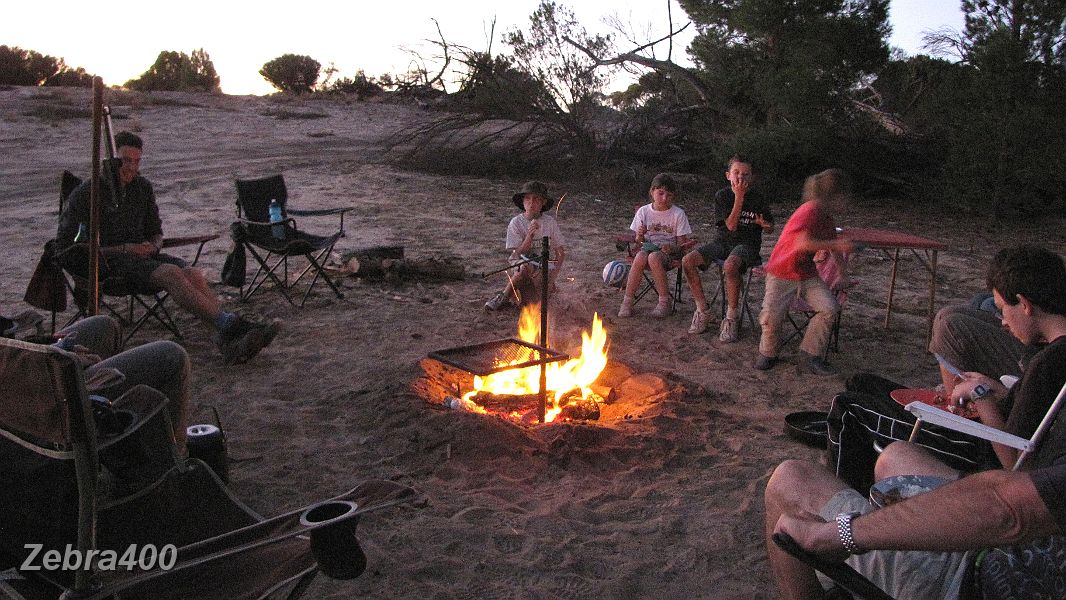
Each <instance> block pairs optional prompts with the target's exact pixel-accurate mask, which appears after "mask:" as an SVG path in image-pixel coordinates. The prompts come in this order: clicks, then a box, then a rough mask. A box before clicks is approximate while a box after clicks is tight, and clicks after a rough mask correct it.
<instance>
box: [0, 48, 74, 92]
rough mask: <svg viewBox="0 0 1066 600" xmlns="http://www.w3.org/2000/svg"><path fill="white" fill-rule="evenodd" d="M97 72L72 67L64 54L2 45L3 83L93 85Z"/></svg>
mask: <svg viewBox="0 0 1066 600" xmlns="http://www.w3.org/2000/svg"><path fill="white" fill-rule="evenodd" d="M92 79H93V76H92V75H91V74H89V73H86V72H85V69H82V68H80V67H79V68H77V69H71V68H70V67H68V66H67V65H66V63H64V62H63V59H62V58H56V57H54V56H48V55H46V54H41V53H40V52H36V51H34V50H23V49H22V48H19V47H17V46H0V85H54V86H71V87H74V86H78V87H89V86H92Z"/></svg>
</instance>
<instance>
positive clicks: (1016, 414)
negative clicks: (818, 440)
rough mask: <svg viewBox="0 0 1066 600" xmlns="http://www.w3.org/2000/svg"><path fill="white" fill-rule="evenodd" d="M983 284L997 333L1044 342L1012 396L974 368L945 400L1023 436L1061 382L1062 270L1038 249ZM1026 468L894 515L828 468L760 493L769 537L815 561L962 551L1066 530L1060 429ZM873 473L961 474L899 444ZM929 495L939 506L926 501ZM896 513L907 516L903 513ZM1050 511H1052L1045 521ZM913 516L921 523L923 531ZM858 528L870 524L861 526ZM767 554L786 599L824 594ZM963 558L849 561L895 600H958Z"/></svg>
mask: <svg viewBox="0 0 1066 600" xmlns="http://www.w3.org/2000/svg"><path fill="white" fill-rule="evenodd" d="M988 283H989V287H990V288H991V289H992V294H993V297H994V298H995V302H996V306H997V307H998V308H999V309H1000V310H1001V312H1002V315H1003V316H1002V323H1003V326H1004V327H1006V328H1007V329H1008V330H1010V332H1011V333H1012V334H1013V335H1014V336H1015V337H1017V338H1018V339H1019V340H1020V341H1021V342H1022V343H1023V344H1032V343H1036V342H1047V343H1048V345H1047V346H1046V347H1045V348H1044V349H1043V350H1041V351H1040V353H1038V354H1037V355H1036V356H1034V357H1033V359H1032V361H1031V362H1030V363H1029V365H1028V367H1027V368H1026V371H1025V373H1024V375H1023V377H1022V380H1021V381H1020V382H1019V383H1018V384H1017V385H1015V386H1014V387H1013V388H1011V390H1010V391H1009V392H1008V390H1007V389H1006V388H1005V387H1004V386H1003V385H1002V384H1000V383H999V382H998V381H993V380H992V379H991V378H989V377H987V376H984V375H981V374H979V373H972V372H971V373H964V374H963V376H962V377H961V378H960V380H959V381H958V382H956V384H955V385H954V387H953V390H952V400H954V401H956V402H959V401H960V400H961V401H962V402H963V403H965V402H975V403H976V404H977V410H978V412H979V414H980V415H981V420H982V422H983V423H985V424H986V425H989V426H992V427H996V428H997V429H1005V430H1006V431H1007V432H1008V433H1013V434H1015V435H1019V436H1021V437H1026V436H1031V435H1032V433H1033V432H1034V431H1035V430H1036V427H1037V424H1038V423H1039V421H1040V420H1041V418H1042V417H1043V416H1044V414H1045V413H1046V412H1047V410H1048V408H1049V406H1050V405H1051V403H1052V402H1053V400H1054V398H1055V397H1056V395H1057V394H1058V393H1059V391H1060V390H1061V389H1062V386H1063V383H1064V381H1066V263H1064V262H1063V260H1062V258H1061V257H1059V256H1057V255H1055V254H1054V253H1052V252H1049V251H1047V250H1045V249H1042V248H1037V247H1034V246H1020V247H1016V248H1007V249H1004V250H1001V251H1000V252H999V253H997V254H996V256H995V258H993V260H992V263H991V265H990V267H989V273H988ZM978 386H982V387H978ZM1004 414H1007V417H1006V418H1004V416H1003V415H1004ZM993 448H994V450H995V452H996V455H997V457H998V458H999V460H1000V462H1001V464H1003V465H1004V466H1011V465H1013V464H1014V462H1015V460H1016V459H1017V451H1016V450H1014V449H1013V448H1009V447H1006V446H1003V445H1001V444H993ZM1023 469H1026V470H1031V471H1032V473H1031V475H1024V476H1019V475H1017V474H1013V473H1012V474H1009V475H1008V474H1006V473H1003V472H1002V471H993V472H985V473H980V474H977V475H971V476H968V477H963V478H962V479H961V480H959V482H958V483H957V484H954V485H951V486H948V487H947V488H946V489H945V492H944V493H940V491H939V490H937V491H935V492H933V493H930V494H926V495H925V496H922V497H919V498H915V499H913V500H908V501H907V502H905V503H903V504H902V505H901V507H900V508H901V509H900V510H898V509H897V507H895V506H893V507H890V508H886V509H880V510H877V511H874V512H872V513H871V514H869V515H868V516H867V515H866V514H865V513H870V511H871V510H872V505H870V503H869V502H868V501H867V500H866V497H865V496H864V495H863V494H861V493H859V492H858V491H856V490H855V489H853V488H851V487H849V486H848V485H847V484H846V483H844V482H843V481H842V480H840V479H838V478H836V477H835V476H833V475H832V474H831V473H830V472H829V471H828V470H827V469H825V468H824V467H822V466H820V465H812V464H809V463H804V462H801V461H787V462H785V463H782V464H781V465H780V466H778V468H777V470H775V472H774V475H773V476H772V477H771V478H770V481H769V482H768V483H767V486H766V519H767V520H766V528H767V536H768V539H769V535H770V534H772V533H773V532H774V531H775V530H776V531H784V532H786V533H789V534H790V535H793V537H796V538H797V540H798V541H799V543H800V544H801V545H802V546H804V547H805V548H808V549H810V550H813V551H815V552H818V553H823V552H825V553H831V552H833V551H836V550H839V549H841V548H842V547H843V548H846V549H848V550H849V551H850V552H851V553H853V554H855V553H856V551H857V549H863V550H870V549H884V550H902V549H913V550H933V551H944V550H967V549H976V548H982V547H988V546H996V545H1001V544H1004V543H1014V542H1017V541H1022V540H1027V539H1031V538H1035V537H1041V536H1044V535H1047V534H1048V533H1051V532H1054V531H1062V529H1061V528H1055V523H1056V522H1057V523H1058V524H1059V525H1062V524H1063V523H1064V522H1066V426H1063V425H1062V423H1059V424H1058V425H1056V426H1053V427H1052V428H1051V429H1050V431H1049V432H1048V434H1047V435H1046V436H1045V438H1044V439H1043V441H1042V442H1041V443H1040V445H1039V447H1038V448H1037V449H1036V451H1034V452H1033V453H1032V454H1030V455H1029V456H1028V457H1027V459H1026V462H1025V463H1024V464H1023ZM875 474H876V478H877V479H884V478H886V477H891V476H894V475H901V474H908V475H910V474H920V475H928V476H936V477H941V478H945V479H949V480H950V479H958V478H959V477H960V476H961V475H962V474H961V473H960V472H958V471H956V470H954V469H951V468H949V467H948V466H947V465H944V464H943V463H941V462H939V461H937V460H936V459H935V458H933V456H932V455H931V454H930V453H929V452H927V451H925V450H924V449H922V448H920V447H918V446H916V445H913V444H910V443H907V442H893V443H891V444H889V445H888V446H887V447H886V448H885V450H884V451H883V452H882V453H881V456H880V458H879V459H878V461H877V464H876V467H875ZM1055 478H1057V479H1055ZM1053 479H1054V482H1052V480H1053ZM978 482H985V483H983V484H980V485H978ZM999 486H1003V487H999ZM1034 486H1035V487H1034ZM947 490H950V491H951V493H948V492H947ZM1004 491H1010V492H1011V493H1016V494H1017V496H1015V497H1011V496H1009V495H1007V494H1006V493H1004ZM1037 492H1039V493H1037ZM968 495H972V497H971V496H968ZM927 496H930V497H937V498H940V500H939V501H938V502H934V501H931V500H929V499H927V498H926V497H927ZM960 496H962V497H960ZM1015 501H1017V502H1018V503H1017V504H1016V503H1015ZM902 506H910V507H911V508H910V509H907V510H902ZM919 509H920V510H919ZM1049 510H1050V511H1051V512H1053V513H1055V516H1054V518H1053V519H1050V518H1049V512H1048V511H1049ZM886 513H888V514H891V515H894V518H892V517H887V514H886ZM859 515H862V516H861V518H860V517H859ZM834 517H835V518H836V522H835V523H834V522H833V521H832V519H834ZM886 517H887V518H886ZM1026 518H1034V519H1043V520H1042V521H1039V523H1040V524H1039V525H1037V526H1035V527H1034V526H1032V525H1031V524H1030V523H1026V522H1024V521H1023V522H1018V521H1017V520H1018V519H1026ZM826 519H829V522H828V523H826V522H825V520H826ZM915 519H920V520H921V521H922V523H923V524H924V526H920V527H919V526H918V524H917V523H916V522H915ZM971 520H972V521H971ZM860 523H864V524H868V525H864V526H863V527H862V528H861V529H859V528H857V526H858V525H859V524H860ZM978 523H980V524H978ZM829 530H832V532H830V531H829ZM867 532H869V533H867ZM831 533H836V534H839V538H836V537H833V538H832V540H837V541H836V542H835V544H836V546H835V547H833V545H834V543H833V542H832V540H829V538H825V537H822V536H829V535H830V534H831ZM893 536H895V537H893ZM827 540H829V541H827ZM771 546H772V543H769V542H768V548H769V553H770V559H771V563H772V564H773V567H774V574H775V577H776V578H777V580H778V583H779V585H781V587H782V589H783V591H784V596H785V597H787V598H807V597H812V598H815V597H816V598H820V597H821V595H820V594H821V588H820V587H814V586H816V585H817V581H816V580H815V579H814V576H813V573H812V572H811V571H810V569H808V568H807V567H805V566H804V565H803V564H802V563H799V562H797V561H795V560H793V559H791V558H789V557H788V556H787V555H785V554H783V553H782V552H781V551H779V550H777V548H776V547H771ZM968 560H969V557H966V556H965V555H964V554H963V553H961V552H955V553H949V552H907V553H902V552H894V553H882V554H874V555H871V556H862V557H856V558H855V559H852V560H849V563H854V564H852V566H854V567H856V568H857V569H858V570H860V571H861V572H862V573H863V574H864V575H867V577H870V578H872V579H874V580H875V582H876V583H878V584H879V587H882V588H888V589H886V591H888V593H889V594H890V595H893V596H896V597H900V598H911V597H929V598H955V597H957V595H958V590H959V585H960V584H961V579H962V572H963V571H964V567H965V566H966V564H967V561H968Z"/></svg>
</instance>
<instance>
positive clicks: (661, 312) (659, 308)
mask: <svg viewBox="0 0 1066 600" xmlns="http://www.w3.org/2000/svg"><path fill="white" fill-rule="evenodd" d="M672 314H674V307H672V306H670V305H669V304H663V303H662V302H660V303H659V304H656V305H655V308H653V309H651V316H653V317H656V318H659V319H665V318H666V317H669V316H670V315H672Z"/></svg>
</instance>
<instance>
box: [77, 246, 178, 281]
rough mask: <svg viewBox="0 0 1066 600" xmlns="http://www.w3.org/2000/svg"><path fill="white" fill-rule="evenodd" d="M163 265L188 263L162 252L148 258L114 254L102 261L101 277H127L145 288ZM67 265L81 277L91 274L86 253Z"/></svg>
mask: <svg viewBox="0 0 1066 600" xmlns="http://www.w3.org/2000/svg"><path fill="white" fill-rule="evenodd" d="M162 265H176V266H178V267H181V268H185V267H187V266H188V263H186V262H185V261H184V260H182V259H180V258H178V257H176V256H171V255H169V254H163V253H162V252H160V253H159V254H156V255H155V256H150V257H148V258H141V257H139V256H133V255H132V254H112V255H110V256H107V257H106V258H105V260H103V261H101V262H100V279H101V280H103V279H107V278H109V277H112V276H120V277H125V278H126V279H127V280H128V281H129V282H130V283H131V284H134V285H136V286H137V287H139V288H145V287H149V286H150V285H151V277H152V273H153V272H155V270H156V269H158V268H159V267H161V266H162ZM65 267H66V268H67V269H68V270H69V271H70V272H72V273H74V274H75V275H78V276H79V277H87V276H88V274H89V265H88V260H87V259H86V257H85V256H84V253H83V256H82V257H80V258H75V259H73V260H70V261H67V264H66V265H65Z"/></svg>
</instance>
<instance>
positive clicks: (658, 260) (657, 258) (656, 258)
mask: <svg viewBox="0 0 1066 600" xmlns="http://www.w3.org/2000/svg"><path fill="white" fill-rule="evenodd" d="M648 264H649V265H650V266H651V268H652V270H653V271H665V270H666V267H665V264H666V256H665V255H664V254H663V253H662V252H655V253H653V254H651V255H650V256H648Z"/></svg>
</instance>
